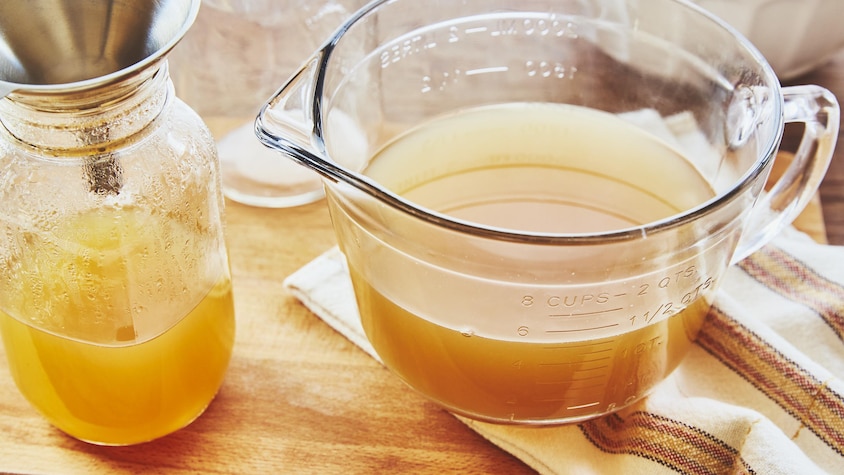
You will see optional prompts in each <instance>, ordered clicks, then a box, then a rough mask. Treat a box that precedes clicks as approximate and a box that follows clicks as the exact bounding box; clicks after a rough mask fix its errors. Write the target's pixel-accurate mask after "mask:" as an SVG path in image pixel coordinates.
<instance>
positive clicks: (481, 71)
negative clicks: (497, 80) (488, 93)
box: [465, 66, 510, 76]
mask: <svg viewBox="0 0 844 475" xmlns="http://www.w3.org/2000/svg"><path fill="white" fill-rule="evenodd" d="M509 70H510V68H509V67H507V66H494V67H491V68H479V69H470V70H468V71H466V73H465V75H466V76H476V75H478V74H489V73H506V72H507V71H509Z"/></svg>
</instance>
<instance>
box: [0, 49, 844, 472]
mask: <svg viewBox="0 0 844 475" xmlns="http://www.w3.org/2000/svg"><path fill="white" fill-rule="evenodd" d="M793 82H795V83H816V84H821V85H824V86H826V87H828V88H830V89H831V90H832V91H833V92H835V93H836V95H838V96H839V97H842V98H844V54H842V55H841V56H839V57H838V58H837V59H836V60H835V61H834V62H832V63H830V64H828V65H826V66H825V67H823V68H821V69H819V70H818V71H816V72H815V73H813V74H810V75H808V76H805V77H803V78H800V80H799V81H793ZM820 195H821V200H822V203H823V215H824V220H825V223H826V230H827V234H828V237H829V241H830V242H831V243H833V244H844V146H839V147H838V149H837V153H836V159H835V161H834V163H833V165H832V167H831V169H830V171H829V175H828V177H827V178H826V180H825V182H824V183H823V186H822V189H821V193H820ZM227 219H228V230H227V232H228V237H229V241H230V251H231V258H232V267H233V271H234V277H235V297H236V310H237V317H238V327H237V331H238V339H237V343H236V346H235V352H234V357H233V360H232V363H231V368H230V371H229V373H228V376H227V379H226V381H225V383H224V385H223V387H222V389H221V390H220V393H219V395H218V397H217V399H216V400H215V401H214V402H213V403H212V405H211V406H210V407H209V408H208V410H207V412H206V413H205V414H204V415H203V416H202V417H201V418H199V419H198V420H197V421H196V422H194V423H193V424H192V425H190V426H189V427H187V428H186V429H184V430H181V431H179V432H177V433H175V434H173V435H171V436H168V437H165V438H163V439H160V440H157V441H154V442H151V443H148V444H143V445H138V446H133V447H98V446H93V445H89V444H86V443H83V442H79V441H77V440H75V439H72V438H70V437H67V436H65V435H63V434H62V433H61V432H59V431H58V430H56V429H54V428H52V427H51V426H50V425H49V424H48V423H47V422H45V421H44V420H43V419H42V418H41V417H40V416H39V415H38V414H37V413H36V412H35V410H33V409H32V408H31V407H30V406H29V405H28V404H27V402H26V401H25V400H24V399H23V397H22V396H21V395H20V394H19V393H18V392H17V390H16V388H15V386H14V384H13V382H12V380H11V377H10V375H9V372H8V369H7V366H6V364H5V362H3V363H2V364H0V472H12V473H137V472H144V473H168V474H171V473H173V474H178V473H344V474H351V473H395V472H412V473H426V472H427V473H443V472H460V473H508V474H519V473H531V470H530V469H529V468H527V467H526V466H525V465H523V464H522V463H521V462H520V461H518V460H517V459H515V458H514V457H512V456H510V455H509V454H507V453H506V452H504V451H502V450H500V449H498V448H496V447H495V446H493V445H492V444H490V443H488V442H486V441H485V440H484V439H482V438H481V437H480V436H478V435H477V434H475V433H474V432H472V431H471V430H469V429H467V428H466V427H465V426H464V425H462V424H461V423H460V422H458V421H457V420H456V419H455V418H454V417H452V416H451V415H449V414H448V413H446V412H445V411H443V410H441V409H439V408H438V407H437V406H435V405H434V404H432V403H430V402H428V401H426V400H425V399H423V398H422V397H420V396H418V395H416V394H415V393H414V392H412V391H411V390H409V389H408V388H406V387H405V386H404V385H403V384H402V383H401V382H399V380H398V379H397V378H395V377H393V376H392V375H391V374H390V373H389V372H388V371H387V370H386V369H384V368H383V367H381V366H380V365H379V364H378V363H376V362H375V361H374V360H373V359H371V358H370V357H369V356H367V355H365V354H364V353H363V352H362V351H360V350H359V349H357V348H356V347H355V346H353V345H352V344H351V343H349V342H348V341H347V340H346V339H345V338H343V337H342V336H340V335H339V334H337V333H335V332H334V331H333V330H332V329H330V328H329V327H328V326H327V325H326V324H325V323H323V322H322V321H321V320H320V319H318V318H317V317H315V316H314V315H312V314H311V313H310V312H309V311H307V310H306V309H305V308H304V307H303V306H302V305H300V304H299V303H298V302H297V301H296V300H295V299H293V298H292V297H290V296H288V295H286V294H285V293H284V292H283V291H282V289H281V283H282V280H283V279H284V278H285V277H286V276H288V275H289V274H290V273H292V272H293V271H295V270H296V269H298V268H299V267H300V266H302V265H303V264H305V263H306V262H308V261H310V260H311V259H313V258H314V257H316V256H317V255H319V254H320V253H322V252H323V251H325V250H326V249H328V248H329V247H331V246H332V245H333V244H334V242H335V240H334V235H333V233H332V230H331V226H330V223H329V218H328V214H327V212H326V209H325V205H324V203H323V202H319V203H316V204H313V205H309V206H305V207H300V208H295V209H286V210H268V209H258V208H250V207H247V206H242V205H239V204H236V203H228V208H227ZM3 359H4V358H3V357H0V361H2V360H3Z"/></svg>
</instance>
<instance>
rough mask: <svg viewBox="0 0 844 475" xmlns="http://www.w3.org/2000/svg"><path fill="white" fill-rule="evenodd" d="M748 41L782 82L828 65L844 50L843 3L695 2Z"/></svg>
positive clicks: (809, 0) (771, 0) (797, 0)
mask: <svg viewBox="0 0 844 475" xmlns="http://www.w3.org/2000/svg"><path fill="white" fill-rule="evenodd" d="M693 1H694V2H695V3H697V4H698V5H700V6H701V7H703V8H705V9H707V10H709V11H710V12H712V13H714V14H715V15H717V16H718V17H720V18H722V19H723V20H725V21H726V22H727V23H729V24H730V25H732V26H733V27H734V28H736V29H737V30H739V31H740V32H741V33H742V34H743V35H744V36H746V37H747V38H748V39H749V40H750V41H751V42H752V43H753V44H754V45H755V46H756V47H757V48H759V50H760V51H761V52H762V54H763V55H764V56H765V58H766V59H767V60H768V62H769V63H771V66H773V68H774V71H776V73H777V75H778V76H779V77H780V78H781V79H790V78H793V77H795V76H799V75H800V74H803V73H807V72H809V71H811V70H812V69H813V68H815V67H817V66H820V65H822V64H824V63H825V62H826V61H828V60H829V59H830V58H831V57H832V56H833V55H834V54H835V53H837V52H838V51H839V50H841V48H842V47H844V27H842V20H844V1H842V0H693Z"/></svg>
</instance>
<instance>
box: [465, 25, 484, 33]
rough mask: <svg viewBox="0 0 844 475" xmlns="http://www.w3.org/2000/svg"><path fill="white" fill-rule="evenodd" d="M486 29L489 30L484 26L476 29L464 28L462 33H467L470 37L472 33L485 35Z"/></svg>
mask: <svg viewBox="0 0 844 475" xmlns="http://www.w3.org/2000/svg"><path fill="white" fill-rule="evenodd" d="M488 29H489V28H487V27H485V26H479V27H476V28H466V29H465V30H463V33H468V34H470V35H471V34H472V33H485V32H486V31H487V30H488Z"/></svg>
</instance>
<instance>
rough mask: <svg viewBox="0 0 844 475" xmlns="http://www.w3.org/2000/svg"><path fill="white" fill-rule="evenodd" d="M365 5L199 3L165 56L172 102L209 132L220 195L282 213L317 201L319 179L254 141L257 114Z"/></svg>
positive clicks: (271, 0)
mask: <svg viewBox="0 0 844 475" xmlns="http://www.w3.org/2000/svg"><path fill="white" fill-rule="evenodd" d="M364 3H365V0H203V2H202V7H201V8H200V10H199V15H198V17H197V19H196V22H195V23H194V25H193V26H192V27H191V30H190V31H189V32H188V34H187V35H186V36H185V38H184V39H183V40H182V41H181V43H180V44H179V45H177V46H176V48H175V49H174V51H173V52H172V53H171V55H170V57H169V62H170V66H171V67H170V71H171V76H172V78H173V82H174V83H175V86H176V91H177V92H178V95H179V97H180V98H181V99H182V100H184V101H185V102H187V103H188V104H189V105H190V106H191V107H193V109H194V110H196V111H197V112H198V113H199V115H200V116H201V117H202V118H203V119H204V120H205V122H206V123H207V124H208V125H209V127H210V128H211V130H212V132H214V134H215V138H216V139H217V145H218V151H219V153H220V162H221V167H222V170H221V175H222V178H223V191H224V193H225V194H226V196H227V197H228V198H230V199H232V200H234V201H238V202H241V203H245V204H249V205H253V206H262V207H272V208H282V207H290V206H298V205H302V204H306V203H310V202H313V201H316V200H318V199H320V198H322V196H323V190H322V181H321V179H320V178H319V176H318V175H317V174H316V173H314V172H312V171H310V170H308V169H306V168H305V167H303V166H300V165H298V164H296V163H295V162H293V161H292V160H290V159H288V158H287V157H284V156H283V155H281V154H280V153H279V152H276V151H273V150H270V149H268V148H266V147H264V146H263V145H261V144H260V143H259V142H258V139H257V137H255V134H254V132H253V131H252V129H253V123H254V120H255V116H256V115H257V113H258V109H259V108H260V106H261V105H263V103H264V102H265V101H266V100H267V99H269V97H270V96H271V95H272V94H273V92H275V90H276V89H278V88H279V87H281V86H282V85H283V84H284V82H285V81H286V80H287V79H288V78H289V77H290V76H291V75H292V74H293V73H294V72H295V71H296V70H297V69H298V68H299V67H300V66H301V64H302V63H303V62H304V61H305V60H306V59H307V58H308V57H309V56H310V55H311V53H313V52H314V51H315V50H316V49H317V48H318V47H319V46H320V45H321V43H322V42H323V41H324V40H325V39H327V38H328V37H329V36H330V35H331V33H332V32H333V31H334V29H335V28H337V27H338V26H339V25H340V24H341V23H342V22H343V21H344V20H345V19H346V18H347V17H348V16H349V15H351V14H352V13H353V12H354V11H356V10H357V9H358V8H359V7H360V6H362V5H363V4H364Z"/></svg>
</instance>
